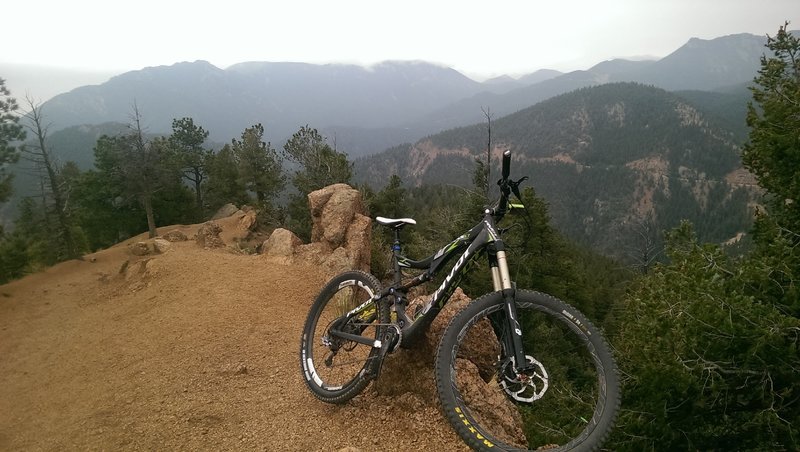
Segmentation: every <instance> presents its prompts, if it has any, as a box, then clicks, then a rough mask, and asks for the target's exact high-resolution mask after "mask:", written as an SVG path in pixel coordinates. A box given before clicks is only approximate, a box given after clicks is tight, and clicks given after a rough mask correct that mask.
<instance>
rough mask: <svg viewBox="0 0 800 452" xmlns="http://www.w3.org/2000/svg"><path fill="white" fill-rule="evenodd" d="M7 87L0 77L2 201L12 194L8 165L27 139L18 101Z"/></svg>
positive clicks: (0, 171) (0, 201)
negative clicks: (18, 113) (20, 119)
mask: <svg viewBox="0 0 800 452" xmlns="http://www.w3.org/2000/svg"><path fill="white" fill-rule="evenodd" d="M10 96H11V92H10V91H9V90H8V88H6V81H5V80H3V79H2V78H0V203H2V202H5V201H6V200H7V199H8V197H9V196H10V195H11V178H12V175H11V174H7V172H6V165H8V164H10V163H14V162H16V161H17V159H18V158H19V154H18V152H17V151H18V149H17V148H18V147H19V145H18V143H19V142H21V141H23V140H24V139H25V130H23V128H22V126H21V125H20V124H19V116H17V115H16V113H15V112H16V111H17V108H18V105H17V101H16V99H14V98H13V97H10Z"/></svg>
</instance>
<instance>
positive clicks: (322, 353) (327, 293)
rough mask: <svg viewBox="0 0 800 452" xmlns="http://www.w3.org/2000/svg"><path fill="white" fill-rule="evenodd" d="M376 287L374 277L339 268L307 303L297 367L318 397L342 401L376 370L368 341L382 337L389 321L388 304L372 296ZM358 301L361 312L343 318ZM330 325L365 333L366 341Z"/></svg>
mask: <svg viewBox="0 0 800 452" xmlns="http://www.w3.org/2000/svg"><path fill="white" fill-rule="evenodd" d="M380 290H381V285H380V282H378V280H377V279H375V277H374V276H372V275H370V274H368V273H365V272H361V271H350V272H345V273H342V274H340V275H337V276H336V277H334V278H333V279H331V280H330V281H329V282H328V284H327V285H325V287H324V288H323V289H322V291H321V292H320V294H319V295H318V296H317V298H316V300H315V301H314V304H313V305H312V306H311V310H310V311H309V313H308V317H307V319H306V323H305V327H304V328H303V337H302V339H301V342H300V367H301V370H302V373H303V378H304V379H305V381H306V384H307V385H308V387H309V388H310V389H311V391H312V392H313V393H314V395H315V396H316V397H317V398H318V399H320V400H322V401H325V402H328V403H344V402H346V401H348V400H350V399H352V398H353V397H355V396H356V395H358V394H359V393H360V392H361V391H363V390H364V388H366V387H367V385H368V384H369V382H370V380H371V379H372V378H373V377H374V375H375V373H376V372H377V370H378V369H379V367H378V366H379V365H380V363H379V360H380V356H379V352H380V349H379V348H376V347H373V346H372V344H374V343H375V341H376V340H380V339H381V338H382V337H383V335H384V332H385V330H386V324H388V322H389V307H388V306H387V305H386V303H380V302H378V301H376V300H374V298H373V296H374V295H375V294H377V293H379V292H380ZM370 300H371V303H370ZM364 303H367V304H366V306H364V309H363V310H362V311H361V313H359V314H357V315H355V316H353V317H352V318H350V319H347V318H346V314H347V313H348V312H350V311H352V310H353V309H355V308H357V307H359V306H362V305H364ZM332 326H335V327H336V328H338V329H339V330H340V331H343V332H345V333H349V334H355V335H358V336H362V337H365V338H369V339H370V341H369V343H370V345H366V344H362V343H360V342H356V341H352V340H346V339H342V338H340V337H337V336H335V335H332V334H330V330H331V327H332Z"/></svg>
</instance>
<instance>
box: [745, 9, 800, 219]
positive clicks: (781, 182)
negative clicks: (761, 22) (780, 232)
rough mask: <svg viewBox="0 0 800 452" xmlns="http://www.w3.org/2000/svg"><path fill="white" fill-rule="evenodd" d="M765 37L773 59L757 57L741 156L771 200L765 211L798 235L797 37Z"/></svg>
mask: <svg viewBox="0 0 800 452" xmlns="http://www.w3.org/2000/svg"><path fill="white" fill-rule="evenodd" d="M787 27H788V22H787V23H786V24H785V25H784V26H782V27H780V29H779V30H778V33H777V35H775V36H774V37H771V36H769V37H767V47H768V48H769V49H770V50H771V51H772V53H773V54H774V55H773V56H766V55H765V56H763V57H762V58H761V69H760V70H759V71H758V76H757V77H756V78H755V83H756V85H755V86H753V87H751V91H752V92H753V100H754V102H755V104H752V103H751V104H750V105H749V107H748V114H747V124H748V125H749V126H750V128H751V131H750V139H749V141H748V142H747V144H746V145H745V147H744V150H743V152H742V160H743V162H744V164H745V166H746V167H747V168H748V169H749V170H750V171H752V172H753V173H754V174H755V175H756V177H757V178H758V182H759V185H761V186H762V187H763V188H765V189H766V190H767V192H768V194H769V198H770V204H769V207H770V211H771V213H772V214H773V215H778V216H780V217H782V220H781V222H782V223H783V224H784V225H785V226H786V227H788V228H789V229H791V230H792V231H794V232H795V233H800V37H797V36H793V35H792V34H791V33H789V31H788V30H787Z"/></svg>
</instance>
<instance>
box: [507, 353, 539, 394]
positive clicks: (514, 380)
mask: <svg viewBox="0 0 800 452" xmlns="http://www.w3.org/2000/svg"><path fill="white" fill-rule="evenodd" d="M525 359H526V361H527V362H528V368H529V369H530V370H525V371H524V372H521V371H518V370H517V365H516V362H515V359H514V358H513V357H512V358H511V359H509V360H507V361H506V362H505V363H504V364H503V366H502V367H501V369H500V375H501V376H502V378H501V379H500V387H501V388H503V390H504V391H505V392H506V394H508V395H509V396H510V397H511V398H512V399H514V400H516V401H518V402H524V403H531V402H534V401H536V400H539V399H541V398H542V397H543V396H544V394H545V392H547V388H548V378H549V377H548V375H547V370H546V369H545V368H544V366H543V365H542V363H540V362H539V361H537V360H536V359H534V358H533V357H532V356H530V355H526V356H525Z"/></svg>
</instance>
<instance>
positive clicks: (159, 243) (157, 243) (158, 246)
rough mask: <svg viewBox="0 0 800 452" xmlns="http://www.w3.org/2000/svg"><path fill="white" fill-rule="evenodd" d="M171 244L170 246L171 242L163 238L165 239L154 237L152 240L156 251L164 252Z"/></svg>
mask: <svg viewBox="0 0 800 452" xmlns="http://www.w3.org/2000/svg"><path fill="white" fill-rule="evenodd" d="M171 246H172V242H170V241H169V240H165V239H154V240H153V249H154V250H155V251H156V252H157V253H166V252H167V250H169V249H170V247H171Z"/></svg>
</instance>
